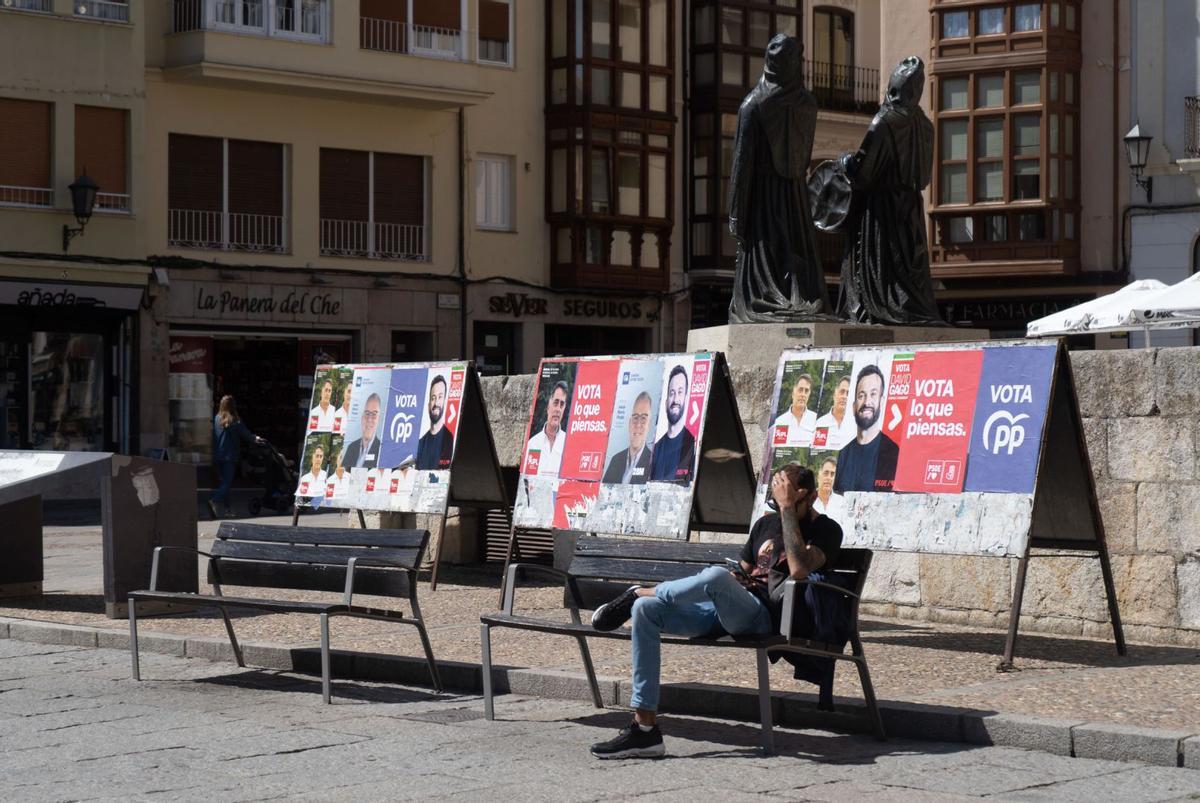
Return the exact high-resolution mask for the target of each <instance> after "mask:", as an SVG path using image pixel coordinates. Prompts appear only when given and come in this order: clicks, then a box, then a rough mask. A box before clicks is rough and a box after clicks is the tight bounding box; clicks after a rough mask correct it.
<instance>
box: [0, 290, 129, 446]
mask: <svg viewBox="0 0 1200 803" xmlns="http://www.w3.org/2000/svg"><path fill="white" fill-rule="evenodd" d="M137 279H138V277H137V276H134V277H133V280H134V281H137ZM144 287H145V276H144V275H142V276H141V277H140V283H135V284H128V285H122V284H112V285H108V284H85V283H68V282H39V281H29V280H25V279H17V278H5V279H0V448H7V449H45V450H67V451H128V450H129V448H130V432H131V420H130V415H131V407H132V405H131V395H132V384H133V376H132V369H131V357H132V352H133V343H134V329H135V323H134V321H135V316H134V313H135V312H136V311H137V309H138V308H139V306H140V305H141V303H142V299H143V293H144Z"/></svg>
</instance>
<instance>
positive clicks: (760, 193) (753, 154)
mask: <svg viewBox="0 0 1200 803" xmlns="http://www.w3.org/2000/svg"><path fill="white" fill-rule="evenodd" d="M803 52H804V51H803V46H802V45H801V44H800V42H799V41H798V40H796V39H795V38H793V37H790V36H787V35H786V34H777V35H776V36H775V37H774V38H772V39H771V42H770V44H768V45H767V56H766V62H765V64H764V65H763V74H762V77H761V78H760V79H759V81H758V85H757V86H756V87H755V88H754V89H753V90H751V91H750V94H748V95H747V96H746V99H745V100H744V101H742V106H741V108H740V109H739V110H738V125H737V136H736V138H735V139H734V141H733V166H732V170H731V174H730V178H729V231H730V233H732V234H733V236H734V238H735V239H736V240H737V243H738V253H737V272H736V273H735V275H734V284H733V299H732V301H731V302H730V304H729V322H730V323H774V322H788V321H811V320H818V319H829V318H830V316H829V315H828V314H827V310H828V308H829V301H828V296H827V294H826V291H825V274H824V272H823V270H822V268H821V261H820V258H819V257H818V255H817V244H816V237H817V234H816V229H815V228H814V227H813V222H812V217H811V216H810V211H809V202H808V185H807V182H806V181H805V177H806V175H807V173H808V165H809V160H810V158H811V156H812V146H813V134H814V131H815V130H816V126H817V102H816V99H815V98H813V96H812V95H811V94H810V93H809V92H808V91H807V90H805V88H804V83H803V81H802V74H801V57H802V55H803Z"/></svg>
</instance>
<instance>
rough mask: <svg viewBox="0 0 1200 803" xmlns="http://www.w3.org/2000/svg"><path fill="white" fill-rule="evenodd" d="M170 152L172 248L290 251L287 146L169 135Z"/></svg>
mask: <svg viewBox="0 0 1200 803" xmlns="http://www.w3.org/2000/svg"><path fill="white" fill-rule="evenodd" d="M167 147H168V153H167V162H168V164H167V205H168V235H167V236H168V243H169V244H170V245H172V246H175V247H179V248H219V249H223V250H238V251H268V252H275V253H283V252H284V251H286V249H287V219H286V209H287V199H286V198H285V197H284V185H285V182H286V177H285V172H284V170H285V167H284V164H285V160H286V151H285V146H283V145H280V144H278V143H273V142H255V141H251V140H225V139H221V138H220V137H198V136H191V135H188V134H171V135H170V138H169V140H168V146H167Z"/></svg>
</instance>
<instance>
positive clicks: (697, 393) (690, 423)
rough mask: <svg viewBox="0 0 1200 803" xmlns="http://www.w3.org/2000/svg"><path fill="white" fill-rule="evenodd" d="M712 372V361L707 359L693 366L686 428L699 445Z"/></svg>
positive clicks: (700, 360) (698, 361)
mask: <svg viewBox="0 0 1200 803" xmlns="http://www.w3.org/2000/svg"><path fill="white" fill-rule="evenodd" d="M711 370H712V361H711V360H709V359H707V358H705V359H699V360H696V362H695V363H694V364H693V365H692V388H691V392H690V394H689V396H688V406H687V424H686V426H687V431H688V432H690V433H692V437H693V438H695V439H696V442H697V443H698V442H699V441H700V424H701V422H703V421H704V400H705V398H706V397H707V396H708V383H709V374H710V371H711Z"/></svg>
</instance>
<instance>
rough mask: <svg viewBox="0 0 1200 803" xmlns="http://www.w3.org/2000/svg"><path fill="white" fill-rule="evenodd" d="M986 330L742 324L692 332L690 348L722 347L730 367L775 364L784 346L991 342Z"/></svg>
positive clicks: (824, 324)
mask: <svg viewBox="0 0 1200 803" xmlns="http://www.w3.org/2000/svg"><path fill="white" fill-rule="evenodd" d="M990 339H991V334H990V333H989V332H988V330H987V329H956V328H953V327H949V326H877V325H873V324H861V323H836V322H826V321H818V322H813V323H740V324H726V325H724V326H709V327H706V328H704V329H692V330H691V331H689V332H688V339H687V350H688V351H722V352H724V353H725V359H726V360H727V361H728V362H729V365H730V367H732V368H757V367H770V368H774V367H775V366H776V365H777V364H778V363H779V355H780V353H782V352H783V350H784V349H789V348H805V347H808V346H814V347H818V348H839V347H842V346H873V345H879V346H886V345H891V344H893V343H954V342H974V341H980V340H990Z"/></svg>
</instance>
